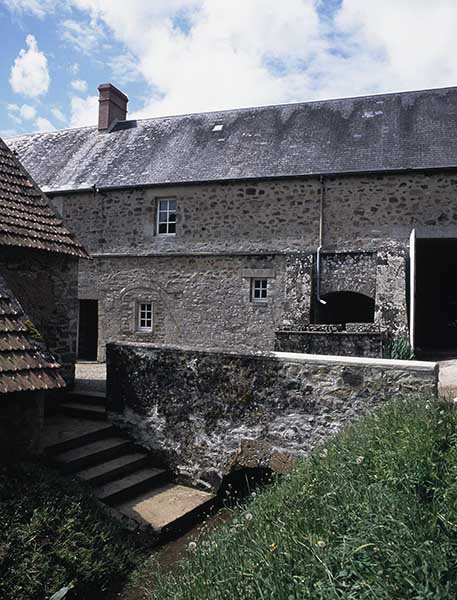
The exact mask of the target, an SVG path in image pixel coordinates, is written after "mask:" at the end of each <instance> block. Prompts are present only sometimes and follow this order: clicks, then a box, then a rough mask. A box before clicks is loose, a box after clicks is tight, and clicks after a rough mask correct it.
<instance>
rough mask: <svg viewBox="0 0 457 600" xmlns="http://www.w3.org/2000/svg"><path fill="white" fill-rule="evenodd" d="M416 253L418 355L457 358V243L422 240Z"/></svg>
mask: <svg viewBox="0 0 457 600" xmlns="http://www.w3.org/2000/svg"><path fill="white" fill-rule="evenodd" d="M415 252H416V259H415V260H416V268H415V270H416V284H415V335H416V348H417V351H418V352H420V353H421V352H422V353H427V354H433V353H442V352H444V353H449V354H454V353H455V354H456V356H457V239H448V238H434V239H423V238H418V239H417V240H416V250H415Z"/></svg>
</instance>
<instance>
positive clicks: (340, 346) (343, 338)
mask: <svg viewBox="0 0 457 600" xmlns="http://www.w3.org/2000/svg"><path fill="white" fill-rule="evenodd" d="M275 337H276V339H275V349H276V350H278V351H280V352H302V353H305V354H331V355H338V356H366V357H371V358H382V355H383V340H384V335H383V333H381V332H380V331H370V332H366V331H277V332H276V333H275Z"/></svg>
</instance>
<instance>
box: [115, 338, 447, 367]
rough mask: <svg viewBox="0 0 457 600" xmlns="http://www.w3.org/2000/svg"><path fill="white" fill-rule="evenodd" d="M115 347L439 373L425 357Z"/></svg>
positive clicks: (134, 344)
mask: <svg viewBox="0 0 457 600" xmlns="http://www.w3.org/2000/svg"><path fill="white" fill-rule="evenodd" d="M107 345H108V346H110V345H115V346H127V347H131V348H138V349H144V350H152V351H154V350H157V351H161V352H192V353H194V354H205V355H211V354H212V355H218V354H219V355H223V356H233V357H240V358H243V357H246V358H251V359H255V358H259V359H261V358H275V359H277V360H280V361H284V362H286V361H287V362H291V361H292V362H295V363H302V364H305V363H306V364H316V365H324V366H336V365H345V366H354V367H368V368H374V369H403V370H405V371H422V372H425V373H434V372H435V373H436V374H438V363H436V362H431V361H425V360H395V359H391V358H365V357H358V356H331V355H327V354H302V353H298V352H274V351H260V350H259V351H254V350H253V351H238V350H235V351H230V350H218V349H214V348H208V349H205V348H192V347H189V346H165V345H163V346H161V345H158V344H150V343H144V342H143V343H142V342H110V343H109V344H107Z"/></svg>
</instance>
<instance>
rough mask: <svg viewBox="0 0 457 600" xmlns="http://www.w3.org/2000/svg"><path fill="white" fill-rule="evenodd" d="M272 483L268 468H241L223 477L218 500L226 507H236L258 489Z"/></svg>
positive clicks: (271, 472) (271, 475)
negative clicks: (239, 501)
mask: <svg viewBox="0 0 457 600" xmlns="http://www.w3.org/2000/svg"><path fill="white" fill-rule="evenodd" d="M272 481H273V471H272V470H271V469H270V468H268V467H243V468H241V469H236V470H235V471H232V472H231V473H229V474H228V475H226V476H225V477H224V479H223V480H222V483H221V486H220V488H219V491H218V498H219V500H220V501H221V502H222V504H224V505H226V506H233V505H236V503H237V502H238V500H241V499H243V498H246V497H247V496H249V495H250V494H252V492H255V491H256V490H257V489H258V488H259V487H263V486H265V485H267V484H270V483H272Z"/></svg>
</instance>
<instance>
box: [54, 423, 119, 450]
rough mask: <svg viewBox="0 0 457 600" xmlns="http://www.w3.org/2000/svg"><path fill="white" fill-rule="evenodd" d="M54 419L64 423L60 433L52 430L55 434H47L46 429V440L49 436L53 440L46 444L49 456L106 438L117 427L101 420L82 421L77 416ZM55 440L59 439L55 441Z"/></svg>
mask: <svg viewBox="0 0 457 600" xmlns="http://www.w3.org/2000/svg"><path fill="white" fill-rule="evenodd" d="M48 421H51V419H48ZM53 421H55V422H56V425H57V426H58V425H59V421H61V422H62V425H61V426H60V430H59V431H58V434H59V435H57V434H54V432H51V433H52V434H53V435H51V434H48V435H47V436H46V433H47V432H46V429H45V440H46V437H47V438H48V440H49V441H50V442H51V443H49V444H48V445H46V446H45V453H46V454H47V455H48V456H54V455H56V454H60V453H62V452H66V451H67V450H72V449H73V448H79V447H80V446H84V445H86V444H90V443H91V442H96V441H98V440H102V439H105V438H107V437H110V436H112V435H113V434H114V433H115V431H116V429H115V427H114V426H113V425H111V424H110V423H102V422H100V421H99V420H96V421H93V420H87V419H84V422H83V423H82V420H81V419H77V418H75V419H71V418H65V417H60V419H59V418H58V417H54V418H53ZM83 426H84V427H83ZM54 440H58V441H55V442H54Z"/></svg>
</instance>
